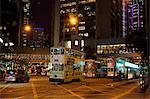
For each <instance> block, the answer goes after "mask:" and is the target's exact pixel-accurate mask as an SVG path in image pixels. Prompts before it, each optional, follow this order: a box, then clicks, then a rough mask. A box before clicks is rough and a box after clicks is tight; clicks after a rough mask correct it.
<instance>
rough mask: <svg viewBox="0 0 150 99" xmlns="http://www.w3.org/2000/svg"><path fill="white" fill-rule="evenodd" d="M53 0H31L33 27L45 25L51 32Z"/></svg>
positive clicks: (47, 30) (47, 31) (46, 29)
mask: <svg viewBox="0 0 150 99" xmlns="http://www.w3.org/2000/svg"><path fill="white" fill-rule="evenodd" d="M52 6H53V0H30V14H31V24H32V26H33V27H44V28H45V32H46V33H48V34H50V31H51V29H50V27H51V15H52V14H51V12H52V8H53V7H52Z"/></svg>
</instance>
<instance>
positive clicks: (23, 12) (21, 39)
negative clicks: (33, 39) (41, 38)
mask: <svg viewBox="0 0 150 99" xmlns="http://www.w3.org/2000/svg"><path fill="white" fill-rule="evenodd" d="M16 1H17V4H18V10H19V13H20V18H19V25H20V26H19V29H20V30H19V33H18V46H21V47H27V46H29V38H30V37H29V35H30V31H28V32H27V31H25V29H24V28H25V26H26V25H30V20H29V18H30V14H29V6H30V2H29V0H16Z"/></svg>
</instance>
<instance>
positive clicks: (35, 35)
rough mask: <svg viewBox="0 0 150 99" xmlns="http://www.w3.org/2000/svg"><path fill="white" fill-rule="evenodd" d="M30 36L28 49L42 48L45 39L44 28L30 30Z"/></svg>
mask: <svg viewBox="0 0 150 99" xmlns="http://www.w3.org/2000/svg"><path fill="white" fill-rule="evenodd" d="M31 31H32V36H31V39H30V47H34V48H44V44H45V40H44V39H45V37H44V28H32V30H31Z"/></svg>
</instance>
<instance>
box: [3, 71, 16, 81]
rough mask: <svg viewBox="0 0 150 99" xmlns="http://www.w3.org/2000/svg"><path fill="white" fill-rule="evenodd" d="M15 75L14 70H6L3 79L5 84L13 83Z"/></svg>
mask: <svg viewBox="0 0 150 99" xmlns="http://www.w3.org/2000/svg"><path fill="white" fill-rule="evenodd" d="M16 74H17V71H16V70H7V71H6V72H5V76H4V78H5V81H6V82H10V81H11V82H12V81H13V82H15V81H16Z"/></svg>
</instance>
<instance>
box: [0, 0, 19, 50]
mask: <svg viewBox="0 0 150 99" xmlns="http://www.w3.org/2000/svg"><path fill="white" fill-rule="evenodd" d="M18 19H19V13H18V9H17V5H16V2H15V0H0V38H2V39H3V43H5V44H6V43H8V42H12V43H13V44H14V46H17V39H18V38H17V37H18V36H17V33H18V29H19V25H18V24H19V22H18V21H19V20H18ZM5 46H10V45H8V44H6V45H5ZM0 47H1V46H0Z"/></svg>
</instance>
